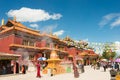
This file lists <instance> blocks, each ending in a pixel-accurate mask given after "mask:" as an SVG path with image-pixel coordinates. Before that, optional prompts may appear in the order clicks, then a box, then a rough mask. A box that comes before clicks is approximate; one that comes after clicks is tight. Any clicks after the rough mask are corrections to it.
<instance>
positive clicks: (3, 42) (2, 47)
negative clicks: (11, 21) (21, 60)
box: [0, 35, 15, 53]
mask: <svg viewBox="0 0 120 80" xmlns="http://www.w3.org/2000/svg"><path fill="white" fill-rule="evenodd" d="M14 38H15V36H14V35H9V36H5V37H4V38H1V39H0V52H5V53H13V51H11V50H10V49H9V45H10V44H12V43H14Z"/></svg>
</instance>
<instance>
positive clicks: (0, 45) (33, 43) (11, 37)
mask: <svg viewBox="0 0 120 80" xmlns="http://www.w3.org/2000/svg"><path fill="white" fill-rule="evenodd" d="M69 40H70V39H68V38H67V39H64V40H62V39H59V38H58V37H57V36H56V35H52V34H47V33H41V32H40V31H37V30H33V29H30V28H28V27H26V26H24V25H23V24H22V23H20V22H17V21H16V19H14V20H10V19H9V20H8V21H7V22H6V24H4V20H2V25H1V27H0V52H1V54H2V56H4V57H2V58H1V54H0V64H1V63H3V62H4V61H3V60H8V62H9V63H10V62H12V61H13V62H14V64H15V63H16V62H17V63H18V64H19V66H21V65H27V66H28V69H29V68H30V69H29V70H32V68H33V67H34V65H30V63H33V64H34V63H35V62H36V61H37V59H38V58H39V57H45V58H47V59H50V53H51V51H53V50H54V51H56V53H57V55H58V56H59V58H60V59H61V60H65V59H66V60H71V61H73V62H74V63H76V59H75V56H77V55H80V54H81V52H83V50H82V51H81V49H78V47H76V46H74V45H73V46H72V45H68V44H67V41H69ZM70 41H72V40H70ZM7 54H9V55H7ZM93 54H95V53H92V54H91V55H90V56H92V55H93ZM5 56H8V59H7V58H6V57H5ZM70 56H71V57H72V58H70ZM83 56H84V55H83ZM88 56H89V55H88ZM93 56H94V55H93ZM94 58H97V57H96V55H95V57H94ZM84 59H85V58H84ZM87 59H88V60H89V59H90V57H89V58H87ZM15 67H16V66H15ZM17 69H18V68H16V69H15V71H14V72H16V71H17Z"/></svg>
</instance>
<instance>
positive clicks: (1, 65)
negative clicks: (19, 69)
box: [0, 60, 13, 75]
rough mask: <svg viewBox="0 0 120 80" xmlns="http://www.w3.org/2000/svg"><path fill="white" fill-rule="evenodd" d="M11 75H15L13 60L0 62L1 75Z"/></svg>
mask: <svg viewBox="0 0 120 80" xmlns="http://www.w3.org/2000/svg"><path fill="white" fill-rule="evenodd" d="M11 73H13V71H12V66H11V60H0V75H4V74H11Z"/></svg>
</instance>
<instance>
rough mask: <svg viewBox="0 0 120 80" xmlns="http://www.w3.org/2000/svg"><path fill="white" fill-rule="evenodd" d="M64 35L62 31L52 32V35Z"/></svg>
mask: <svg viewBox="0 0 120 80" xmlns="http://www.w3.org/2000/svg"><path fill="white" fill-rule="evenodd" d="M63 33H64V30H60V31H57V32H54V33H53V35H57V36H61V35H62V34H63Z"/></svg>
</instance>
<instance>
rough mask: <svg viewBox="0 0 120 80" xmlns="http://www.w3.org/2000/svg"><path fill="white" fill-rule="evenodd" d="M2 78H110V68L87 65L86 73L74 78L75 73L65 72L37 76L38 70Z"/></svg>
mask: <svg viewBox="0 0 120 80" xmlns="http://www.w3.org/2000/svg"><path fill="white" fill-rule="evenodd" d="M0 80H110V74H109V69H107V71H106V72H104V71H103V68H102V67H101V69H100V70H94V69H93V68H91V67H90V66H85V73H82V74H80V76H79V78H74V75H73V73H65V74H60V75H55V76H52V77H51V76H48V75H43V74H42V77H41V78H36V72H29V73H27V74H16V75H5V76H0Z"/></svg>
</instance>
